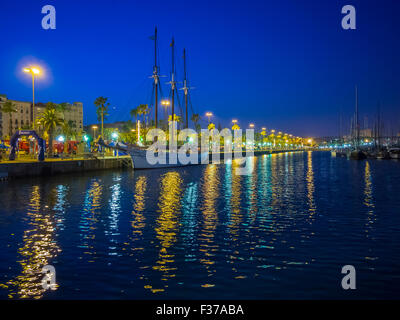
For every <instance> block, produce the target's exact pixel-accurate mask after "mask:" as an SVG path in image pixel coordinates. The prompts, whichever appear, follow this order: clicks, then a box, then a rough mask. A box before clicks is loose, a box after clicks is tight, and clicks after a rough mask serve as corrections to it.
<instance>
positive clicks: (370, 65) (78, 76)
mask: <svg viewBox="0 0 400 320" xmlns="http://www.w3.org/2000/svg"><path fill="white" fill-rule="evenodd" d="M46 4H52V5H54V6H55V8H56V11H57V15H56V17H57V29H56V30H43V29H42V28H41V19H42V17H43V15H42V14H41V8H42V6H43V5H46ZM345 4H352V5H354V6H355V7H356V10H357V30H347V31H345V30H343V29H342V28H341V19H342V14H341V8H342V6H343V5H345ZM0 17H1V18H0V36H1V37H0V39H1V49H0V93H5V94H7V95H8V96H9V98H10V99H15V100H27V101H29V100H30V99H31V84H30V80H29V77H28V76H27V75H26V74H23V73H22V72H21V68H22V66H23V65H24V64H26V63H30V62H38V64H41V65H43V66H45V67H46V76H45V77H43V78H42V79H39V80H38V81H37V90H36V96H37V101H42V102H47V101H54V102H63V101H70V102H73V101H82V102H83V103H84V121H85V123H92V122H94V121H96V116H95V109H94V106H93V101H94V100H95V98H96V97H98V96H100V95H102V96H106V97H108V98H109V99H110V102H111V104H112V106H113V107H115V109H113V111H112V113H111V116H110V118H109V121H116V120H124V119H127V118H128V116H129V110H130V109H131V108H132V107H135V106H136V105H137V104H139V103H149V100H150V93H151V79H149V78H148V76H150V75H151V72H152V65H153V51H152V50H153V42H152V41H151V40H149V39H148V37H149V36H150V35H152V34H153V30H154V27H155V25H157V26H158V30H159V40H160V41H159V45H160V50H159V53H160V59H161V61H160V66H161V73H162V74H164V75H169V71H170V65H169V62H170V51H169V49H170V48H169V46H168V45H169V42H170V39H171V36H174V37H175V42H176V48H177V49H176V50H177V60H178V61H177V64H178V66H177V67H178V76H179V78H180V79H181V78H182V77H181V75H182V68H181V67H182V62H181V56H182V53H181V51H182V49H183V47H185V48H187V51H188V53H187V55H188V71H189V77H190V84H191V86H193V87H195V89H194V90H193V91H192V101H193V106H194V109H195V111H196V112H198V113H200V114H202V115H204V113H205V112H206V111H212V112H213V113H214V114H215V115H216V116H215V120H214V121H215V122H216V123H218V122H221V124H222V125H228V124H229V122H230V120H231V119H232V118H237V119H239V123H240V124H241V126H242V127H246V126H247V125H248V123H249V122H254V123H255V124H256V126H258V127H261V126H267V127H268V128H270V129H278V130H282V131H285V132H289V133H293V134H295V135H304V136H316V135H331V134H337V132H338V117H339V111H340V110H342V111H343V113H344V115H345V116H347V117H350V115H351V113H352V112H353V107H354V86H355V84H357V85H358V87H359V104H360V109H361V113H362V114H363V115H364V114H368V115H369V116H370V118H372V115H373V114H374V112H375V110H376V106H377V103H378V101H380V102H381V103H382V107H383V110H384V114H385V116H386V119H388V120H387V123H386V127H387V128H393V129H396V131H397V130H398V129H399V127H400V118H399V117H400V90H399V88H400V80H399V79H400V77H399V75H400V72H399V71H400V67H399V57H400V44H399V42H400V41H399V39H400V37H399V36H400V18H399V17H400V2H399V1H388V0H386V1H378V0H376V1H375V0H371V1H367V0H362V1H355V0H346V1H339V0H324V1H320V0H319V1H317V0H316V1H312V0H303V1H300V0H280V1H268V0H264V1H261V0H258V1H255V0H246V1H235V0H233V1H232V0H230V1H220V0H214V1H205V0H201V1H192V0H186V1H180V0H179V1H174V0H172V1H165V0H163V1H158V0H154V1H134V0H132V1H128V0H113V1H108V0H107V1H106V0H97V1H89V0H85V1H75V0H68V1H64V0H62V1H61V0H51V1H50V0H46V1H34V0H29V1H28V0H25V1H22V0H2V1H1V3H0ZM162 81H163V82H164V84H163V91H164V93H165V94H166V95H167V94H168V88H167V84H166V82H167V81H168V80H167V78H163V79H162ZM349 121H350V120H346V122H349Z"/></svg>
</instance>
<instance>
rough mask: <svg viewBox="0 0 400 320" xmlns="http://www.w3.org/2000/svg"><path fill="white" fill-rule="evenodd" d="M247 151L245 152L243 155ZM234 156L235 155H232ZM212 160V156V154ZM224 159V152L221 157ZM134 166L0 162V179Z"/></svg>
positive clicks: (117, 161)
mask: <svg viewBox="0 0 400 320" xmlns="http://www.w3.org/2000/svg"><path fill="white" fill-rule="evenodd" d="M297 151H304V150H268V151H266V150H264V151H254V155H255V156H260V155H264V154H274V153H285V152H297ZM244 156H246V153H245V152H243V157H244ZM232 158H233V155H232ZM210 161H212V156H211V154H210ZM221 161H223V153H222V157H221ZM121 168H132V160H131V158H130V157H129V156H126V157H119V158H115V157H109V158H107V157H106V158H97V159H73V160H47V161H43V162H38V161H29V162H21V161H16V162H11V161H6V162H3V163H2V162H0V180H3V179H8V178H20V177H29V176H46V175H55V174H60V173H64V174H65V173H72V172H78V173H79V172H87V171H94V170H110V169H121Z"/></svg>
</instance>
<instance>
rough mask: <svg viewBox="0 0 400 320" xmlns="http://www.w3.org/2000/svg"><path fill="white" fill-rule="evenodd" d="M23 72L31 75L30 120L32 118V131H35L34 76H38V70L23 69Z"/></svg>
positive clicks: (31, 68)
mask: <svg viewBox="0 0 400 320" xmlns="http://www.w3.org/2000/svg"><path fill="white" fill-rule="evenodd" d="M23 71H24V72H26V73H30V74H31V75H32V118H33V124H32V126H33V129H35V75H39V74H40V69H39V68H36V67H29V68H24V69H23Z"/></svg>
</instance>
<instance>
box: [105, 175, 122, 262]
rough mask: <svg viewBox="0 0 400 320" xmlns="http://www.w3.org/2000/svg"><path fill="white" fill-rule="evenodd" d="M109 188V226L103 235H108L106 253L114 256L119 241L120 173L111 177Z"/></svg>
mask: <svg viewBox="0 0 400 320" xmlns="http://www.w3.org/2000/svg"><path fill="white" fill-rule="evenodd" d="M110 190H111V198H110V200H109V206H110V213H109V214H108V215H107V216H108V219H109V227H108V230H106V231H105V235H106V236H108V237H109V241H110V244H109V247H108V249H109V252H108V255H110V256H116V255H118V249H119V248H118V247H119V241H118V236H119V235H120V233H119V228H118V223H119V216H120V214H121V198H122V190H121V175H120V174H116V175H114V177H113V184H112V185H111V187H110Z"/></svg>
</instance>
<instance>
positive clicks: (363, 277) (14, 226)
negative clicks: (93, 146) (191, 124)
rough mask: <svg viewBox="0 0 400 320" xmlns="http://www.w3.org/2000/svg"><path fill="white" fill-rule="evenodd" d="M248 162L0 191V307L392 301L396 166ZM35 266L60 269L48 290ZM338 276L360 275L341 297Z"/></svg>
mask: <svg viewBox="0 0 400 320" xmlns="http://www.w3.org/2000/svg"><path fill="white" fill-rule="evenodd" d="M251 161H254V166H255V170H254V173H253V174H252V175H250V176H239V175H235V174H234V169H235V166H236V164H235V162H233V163H232V164H220V165H213V164H209V165H204V166H188V167H181V168H174V169H156V170H139V171H131V170H124V171H120V170H107V171H101V172H98V173H97V174H96V176H93V174H91V173H90V172H88V173H83V174H69V175H56V176H53V177H34V178H30V179H28V180H26V179H25V180H20V179H15V180H10V181H7V182H3V183H1V184H0V196H1V198H2V199H3V200H4V201H3V202H2V208H1V209H0V211H1V215H0V251H1V252H2V259H1V263H0V274H2V275H3V277H2V280H1V281H0V284H1V285H0V296H1V297H2V298H7V297H8V298H35V299H37V298H43V299H71V298H72V299H81V298H85V299H91V298H96V299H183V298H185V297H186V295H187V292H188V291H189V292H191V297H192V298H194V299H218V298H220V297H221V295H223V296H224V297H225V298H226V299H231V298H232V299H233V298H235V297H237V296H240V297H241V299H257V298H258V297H260V295H262V296H263V297H264V298H268V299H291V298H299V297H300V296H301V298H302V299H308V298H318V299H325V298H327V299H337V298H339V299H342V298H344V297H346V298H350V299H360V298H366V299H383V298H392V299H397V298H399V291H398V287H399V285H400V282H399V281H400V279H399V278H398V277H397V276H396V272H397V270H398V267H399V265H400V255H399V251H398V250H397V244H398V242H399V241H400V229H399V228H398V225H399V224H400V220H399V219H400V217H399V215H398V214H397V213H398V210H397V208H398V207H399V206H400V203H399V199H398V197H392V196H391V195H392V194H398V193H399V192H400V189H399V184H398V181H399V179H400V168H399V163H398V162H396V161H385V162H382V161H378V160H364V161H348V160H347V159H345V158H332V157H331V156H330V153H329V152H321V151H317V152H311V151H310V152H298V153H281V154H274V155H265V156H259V157H254V158H253V159H252V160H251ZM343 181H346V183H343ZM25 199H30V200H29V201H25ZM43 264H51V265H53V266H55V268H56V270H57V289H56V290H54V291H51V290H49V291H44V290H43V289H42V287H41V284H40V279H41V278H40V274H35V273H33V274H32V273H30V272H29V270H30V269H36V268H39V267H40V266H41V265H43ZM344 264H352V265H354V266H356V268H357V274H358V280H357V290H354V291H353V292H351V293H350V292H343V290H342V289H341V287H340V279H341V273H340V271H341V268H342V266H343V265H344ZM226 286H229V288H230V290H228V291H227V290H226Z"/></svg>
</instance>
